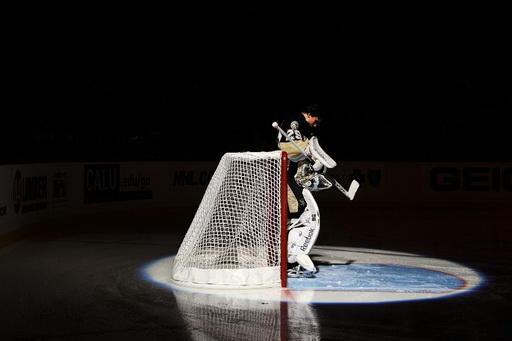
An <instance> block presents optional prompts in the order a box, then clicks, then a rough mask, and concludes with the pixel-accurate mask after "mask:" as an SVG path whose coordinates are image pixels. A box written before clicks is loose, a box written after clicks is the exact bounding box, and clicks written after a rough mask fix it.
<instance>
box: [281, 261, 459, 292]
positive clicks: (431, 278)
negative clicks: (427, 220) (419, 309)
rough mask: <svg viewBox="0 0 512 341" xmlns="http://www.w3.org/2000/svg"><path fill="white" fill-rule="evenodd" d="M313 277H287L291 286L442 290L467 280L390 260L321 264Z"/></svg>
mask: <svg viewBox="0 0 512 341" xmlns="http://www.w3.org/2000/svg"><path fill="white" fill-rule="evenodd" d="M317 268H318V272H317V273H316V274H315V278H314V280H312V279H310V278H289V279H288V289H290V290H332V291H374V292H404V293H405V292H410V293H445V292H451V291H453V290H457V289H460V288H463V287H464V286H465V285H466V281H465V280H464V279H463V278H460V277H457V276H454V275H452V274H449V273H446V272H442V271H436V270H431V269H425V268H420V267H413V266H403V265H393V264H350V265H320V266H318V267H317Z"/></svg>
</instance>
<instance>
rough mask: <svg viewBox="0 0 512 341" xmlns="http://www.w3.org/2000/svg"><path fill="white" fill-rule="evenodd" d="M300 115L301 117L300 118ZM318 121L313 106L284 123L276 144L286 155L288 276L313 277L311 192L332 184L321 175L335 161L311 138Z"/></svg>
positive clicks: (315, 217)
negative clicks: (310, 254)
mask: <svg viewBox="0 0 512 341" xmlns="http://www.w3.org/2000/svg"><path fill="white" fill-rule="evenodd" d="M301 116H302V118H301ZM320 121H321V116H320V113H319V111H318V107H317V106H316V105H310V106H308V107H306V108H305V109H304V110H303V111H302V112H300V115H296V116H294V117H293V116H292V117H291V118H290V119H287V120H285V121H284V122H283V123H282V124H281V126H277V124H275V125H274V127H275V128H277V129H278V130H279V134H278V139H277V144H278V147H279V149H280V150H282V151H285V152H287V154H288V195H287V197H288V198H287V199H288V245H287V247H288V265H289V266H288V268H289V269H288V277H314V276H315V275H314V274H315V273H316V272H317V269H316V267H315V265H314V263H313V261H312V260H311V258H310V257H309V253H310V251H311V249H312V248H313V246H314V245H315V242H316V240H317V237H318V234H319V232H320V211H319V209H318V205H317V203H316V201H315V199H314V197H313V194H312V192H316V191H321V190H325V189H328V188H330V187H331V186H332V185H333V184H332V182H331V181H329V180H328V178H327V177H326V176H325V175H324V174H325V173H326V171H327V169H329V168H334V167H336V162H335V161H334V160H333V159H332V158H331V157H330V156H329V155H328V154H327V153H325V152H324V150H323V149H322V148H321V147H320V144H319V143H318V138H317V137H316V136H314V135H313V132H314V128H316V126H317V125H318V124H319V122H320Z"/></svg>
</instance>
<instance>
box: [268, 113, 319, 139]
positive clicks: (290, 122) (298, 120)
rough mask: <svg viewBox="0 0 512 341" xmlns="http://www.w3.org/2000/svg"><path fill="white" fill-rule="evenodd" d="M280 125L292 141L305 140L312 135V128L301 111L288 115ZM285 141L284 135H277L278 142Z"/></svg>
mask: <svg viewBox="0 0 512 341" xmlns="http://www.w3.org/2000/svg"><path fill="white" fill-rule="evenodd" d="M280 126H281V128H282V129H283V130H284V131H285V132H286V134H287V135H288V137H289V138H290V140H293V141H307V140H309V139H310V138H311V137H312V136H313V135H314V134H313V133H314V132H313V130H314V128H313V127H311V126H310V125H309V124H308V122H306V120H305V119H304V115H302V114H301V113H298V114H294V115H290V116H288V117H287V118H285V119H284V120H283V122H282V123H281V124H280ZM286 141H287V140H286V137H284V136H281V134H279V135H278V141H277V142H278V143H279V142H286Z"/></svg>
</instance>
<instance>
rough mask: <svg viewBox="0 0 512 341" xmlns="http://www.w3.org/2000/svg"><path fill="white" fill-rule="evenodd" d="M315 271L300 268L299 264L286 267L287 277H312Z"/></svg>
mask: <svg viewBox="0 0 512 341" xmlns="http://www.w3.org/2000/svg"><path fill="white" fill-rule="evenodd" d="M314 277H315V272H314V271H312V270H306V269H302V267H301V266H300V265H297V266H295V267H293V268H291V269H288V278H314Z"/></svg>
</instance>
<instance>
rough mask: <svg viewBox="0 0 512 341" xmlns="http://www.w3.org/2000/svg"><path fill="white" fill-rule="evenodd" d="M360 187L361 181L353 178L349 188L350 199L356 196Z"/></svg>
mask: <svg viewBox="0 0 512 341" xmlns="http://www.w3.org/2000/svg"><path fill="white" fill-rule="evenodd" d="M358 188H359V182H357V181H356V180H352V182H351V183H350V187H349V188H348V192H347V194H348V198H349V199H350V200H353V199H354V196H355V195H356V192H357V190H358Z"/></svg>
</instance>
